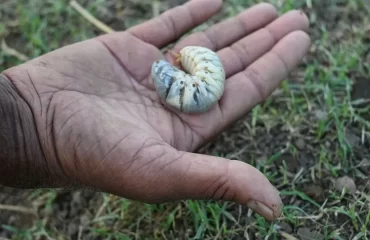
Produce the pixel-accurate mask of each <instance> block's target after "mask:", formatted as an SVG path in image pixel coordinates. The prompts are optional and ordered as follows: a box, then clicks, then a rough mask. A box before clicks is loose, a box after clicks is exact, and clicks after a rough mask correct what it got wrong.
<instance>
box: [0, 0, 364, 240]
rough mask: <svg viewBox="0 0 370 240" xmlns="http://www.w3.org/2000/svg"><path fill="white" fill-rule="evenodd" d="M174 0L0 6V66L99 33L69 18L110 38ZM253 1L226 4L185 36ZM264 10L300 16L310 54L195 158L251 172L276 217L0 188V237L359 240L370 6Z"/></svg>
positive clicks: (7, 1)
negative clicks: (106, 31) (274, 202)
mask: <svg viewBox="0 0 370 240" xmlns="http://www.w3.org/2000/svg"><path fill="white" fill-rule="evenodd" d="M184 2H185V0H163V1H150V0H79V1H78V4H79V5H78V6H80V8H78V7H76V5H73V4H70V2H69V1H67V0H32V1H31V0H30V1H26V0H0V20H1V21H0V41H1V45H0V48H1V51H0V68H1V70H4V69H7V68H9V67H11V66H14V65H17V64H20V63H22V62H24V61H27V60H28V59H31V58H34V57H37V56H39V55H42V54H44V53H47V52H49V51H52V50H54V49H57V48H59V47H61V46H64V45H68V44H71V43H74V42H77V41H81V40H85V39H88V38H91V37H94V36H97V35H100V34H103V32H102V30H101V29H99V28H97V27H96V26H95V25H93V24H91V22H89V21H87V19H86V18H85V17H83V16H82V14H81V12H80V11H78V9H84V11H86V12H89V13H90V14H91V15H92V16H94V17H95V18H97V19H99V20H100V21H101V22H103V23H104V24H106V25H107V26H109V27H110V28H112V29H114V30H116V31H119V30H125V29H127V28H129V27H131V26H133V25H136V24H139V23H141V22H143V21H146V20H148V19H150V18H153V17H155V16H157V15H159V14H160V13H162V12H163V11H165V10H167V9H169V8H172V7H174V6H177V5H179V4H182V3H184ZM258 2H261V1H257V0H250V1H249V0H225V1H224V5H223V9H222V11H221V12H219V14H217V15H216V16H214V17H213V18H212V19H210V20H209V21H208V22H207V23H205V24H203V25H201V26H199V27H197V28H196V29H194V30H193V31H200V30H202V29H205V28H207V27H208V26H210V25H212V24H214V23H217V22H219V21H222V20H224V19H226V18H229V17H232V16H235V15H236V14H238V13H239V12H240V11H243V10H244V9H246V8H248V7H250V6H251V5H253V4H255V3H258ZM266 2H269V3H271V4H273V5H274V6H275V7H276V8H277V9H278V11H279V12H280V13H281V14H282V13H284V12H286V11H289V10H291V9H301V10H303V11H304V12H305V13H306V14H307V16H308V17H309V20H310V33H309V34H310V36H311V38H312V47H311V49H310V51H309V54H308V55H307V56H306V57H305V59H304V61H303V62H302V64H301V65H300V66H299V67H298V68H297V70H296V71H294V72H293V73H292V74H291V75H290V76H289V77H288V78H287V79H286V80H285V81H284V82H283V84H282V86H281V87H280V88H279V89H278V90H276V91H275V92H274V94H273V95H272V96H271V97H270V98H269V99H268V100H267V101H266V102H265V103H263V104H261V105H259V106H257V107H256V108H254V109H253V110H252V111H251V112H250V114H248V115H247V116H245V118H243V119H242V120H240V121H239V122H237V123H235V124H234V126H233V127H232V128H231V129H229V130H228V131H226V132H224V133H223V134H221V135H220V136H219V137H218V138H217V139H215V141H214V142H212V143H210V144H209V145H207V146H206V147H204V148H203V149H202V150H201V152H202V153H207V154H211V155H215V156H222V157H225V158H232V159H238V160H241V161H246V162H248V163H250V164H253V165H254V166H256V167H257V168H258V169H259V170H261V171H262V172H263V173H264V174H265V175H266V176H267V177H268V178H269V180H270V181H271V182H272V183H273V184H274V185H275V186H277V188H278V189H279V190H280V191H281V196H282V199H283V201H284V204H285V208H284V217H282V218H281V219H279V220H278V221H274V222H267V221H265V220H264V219H263V218H262V217H260V216H259V215H257V214H255V213H253V212H251V211H249V210H248V208H246V207H243V206H238V205H236V204H233V203H220V202H213V201H209V202H208V201H181V202H176V203H169V204H159V205H147V204H142V203H138V202H134V201H130V200H126V199H123V198H119V197H116V196H112V195H109V194H103V193H97V192H92V191H87V190H82V191H68V190H59V189H53V190H48V189H44V190H34V191H22V190H15V189H9V188H3V187H1V188H0V239H1V240H3V239H58V240H61V239H248V240H249V239H250V240H252V239H261V240H262V239H287V240H294V239H305V240H306V239H307V240H308V239H310V240H311V239H316V240H323V239H343V240H348V239H353V240H355V239H370V233H369V231H370V230H369V229H370V227H369V226H370V211H369V209H370V183H369V176H370V111H369V110H370V106H369V102H370V1H369V0H341V1H340V0H324V1H321V0H286V1H284V0H270V1H266ZM190 33H191V32H190ZM292 51H294V49H292Z"/></svg>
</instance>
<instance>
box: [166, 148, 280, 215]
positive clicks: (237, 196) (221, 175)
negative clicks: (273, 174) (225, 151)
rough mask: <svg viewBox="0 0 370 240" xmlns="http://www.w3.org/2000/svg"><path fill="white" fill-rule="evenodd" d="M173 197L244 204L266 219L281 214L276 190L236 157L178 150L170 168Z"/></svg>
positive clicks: (260, 174)
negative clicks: (175, 178) (222, 156)
mask: <svg viewBox="0 0 370 240" xmlns="http://www.w3.org/2000/svg"><path fill="white" fill-rule="evenodd" d="M171 171H172V173H171V174H170V175H172V174H175V175H176V176H181V177H178V178H177V181H174V180H173V179H172V185H173V187H174V188H173V189H174V190H173V191H172V193H173V194H174V195H173V196H172V197H175V198H187V199H213V200H225V201H233V202H236V203H238V204H241V205H246V206H248V207H249V208H250V209H252V210H254V211H255V212H257V213H258V214H260V215H262V216H263V217H264V218H266V219H267V220H274V219H276V218H278V217H280V215H281V214H282V207H283V203H282V201H281V199H280V196H279V192H278V190H277V189H276V188H274V187H273V186H272V185H271V183H270V182H269V181H268V179H267V178H266V177H265V176H264V175H263V174H262V173H261V172H260V171H258V170H257V169H256V168H254V167H252V166H251V165H249V164H246V163H244V162H241V161H237V160H228V159H224V158H220V157H213V156H207V155H201V154H195V153H188V152H181V160H180V161H175V163H174V164H173V165H172V167H171Z"/></svg>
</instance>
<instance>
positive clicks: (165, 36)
mask: <svg viewBox="0 0 370 240" xmlns="http://www.w3.org/2000/svg"><path fill="white" fill-rule="evenodd" d="M221 6H222V0H191V1H189V2H187V3H185V4H184V5H180V6H177V7H175V8H172V9H170V10H168V11H166V12H164V13H163V14H161V15H160V16H158V17H156V18H153V19H151V20H149V21H147V22H145V23H143V24H140V25H137V26H134V27H132V28H130V29H128V30H127V31H128V32H130V33H131V34H133V35H135V36H136V37H138V38H140V39H141V40H143V41H144V42H147V43H149V44H153V45H154V46H156V47H158V48H161V47H163V46H165V45H167V44H168V43H170V42H172V41H174V40H176V39H177V38H179V37H180V36H181V35H183V34H184V33H185V32H186V31H188V30H190V29H191V28H193V27H196V26H197V25H199V24H201V23H203V22H205V21H207V20H208V19H209V18H210V17H211V16H212V15H214V14H215V13H217V12H218V11H219V10H220V8H221Z"/></svg>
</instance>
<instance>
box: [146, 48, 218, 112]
mask: <svg viewBox="0 0 370 240" xmlns="http://www.w3.org/2000/svg"><path fill="white" fill-rule="evenodd" d="M176 55H177V61H180V62H181V65H182V67H183V69H184V70H185V71H186V72H184V71H182V70H181V69H179V68H177V67H175V66H172V65H171V64H170V63H168V62H166V61H164V60H158V61H156V62H154V63H153V65H152V70H151V75H152V79H153V82H154V85H155V88H156V90H157V93H158V95H159V96H160V98H161V99H162V100H164V102H165V103H166V104H168V105H169V106H171V107H174V108H175V109H178V110H180V111H182V112H186V113H200V112H205V111H208V110H209V109H210V108H211V107H212V106H213V105H214V104H215V103H216V102H217V101H218V100H219V99H220V98H221V96H222V94H223V92H224V85H225V71H224V68H223V66H222V63H221V60H220V58H219V57H218V56H217V54H216V53H215V52H213V51H211V50H210V49H208V48H205V47H198V46H188V47H184V48H183V49H181V51H180V53H179V54H176Z"/></svg>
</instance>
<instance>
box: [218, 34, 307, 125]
mask: <svg viewBox="0 0 370 240" xmlns="http://www.w3.org/2000/svg"><path fill="white" fill-rule="evenodd" d="M310 43H311V42H310V38H309V36H308V35H307V34H306V33H305V32H303V31H296V32H292V33H290V34H288V35H287V36H285V37H284V38H283V39H282V40H281V41H280V42H279V43H278V44H276V45H275V46H274V47H273V48H272V49H271V51H269V52H268V53H266V54H265V55H264V56H262V57H261V58H259V59H258V60H257V61H255V62H254V63H253V64H251V65H250V66H249V67H248V68H246V69H245V70H244V71H242V72H239V73H237V74H236V75H234V76H232V77H231V78H230V79H229V80H228V81H227V84H226V86H225V93H224V95H223V98H222V99H221V101H220V107H221V110H222V112H223V116H225V118H227V119H226V122H227V123H230V122H233V121H235V120H236V119H238V118H239V117H241V116H242V115H244V114H245V113H246V112H247V111H248V110H249V109H251V108H252V107H254V106H255V105H256V104H258V103H259V102H261V101H263V100H265V99H266V98H267V97H268V96H269V95H270V94H271V93H272V92H273V91H274V90H275V88H276V87H277V86H278V85H279V84H280V82H281V81H282V80H283V79H284V78H286V77H287V76H288V74H289V73H290V72H291V71H292V70H293V69H294V68H295V67H296V66H297V65H298V64H299V62H300V61H301V59H302V58H303V57H304V55H305V54H306V53H307V51H308V50H309V46H310Z"/></svg>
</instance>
